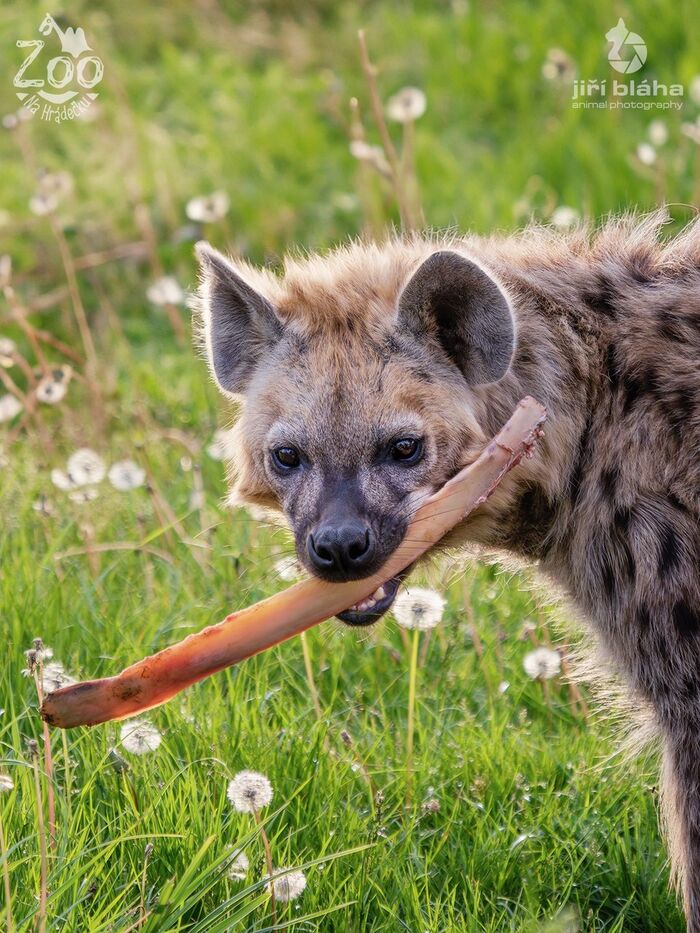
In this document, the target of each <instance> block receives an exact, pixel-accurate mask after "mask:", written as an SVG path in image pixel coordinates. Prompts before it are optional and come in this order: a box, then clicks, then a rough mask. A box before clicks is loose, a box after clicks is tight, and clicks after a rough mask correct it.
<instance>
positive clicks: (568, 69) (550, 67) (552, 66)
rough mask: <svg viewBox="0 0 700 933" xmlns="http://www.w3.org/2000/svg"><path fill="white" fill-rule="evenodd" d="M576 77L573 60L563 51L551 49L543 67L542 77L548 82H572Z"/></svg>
mask: <svg viewBox="0 0 700 933" xmlns="http://www.w3.org/2000/svg"><path fill="white" fill-rule="evenodd" d="M575 75H576V66H575V65H574V62H573V59H572V58H571V56H570V55H567V53H566V52H565V51H564V50H563V49H550V50H549V51H548V52H547V58H546V59H545V62H544V64H543V65H542V77H543V78H545V80H547V81H561V82H562V83H564V82H567V81H572V80H573V79H574V76H575Z"/></svg>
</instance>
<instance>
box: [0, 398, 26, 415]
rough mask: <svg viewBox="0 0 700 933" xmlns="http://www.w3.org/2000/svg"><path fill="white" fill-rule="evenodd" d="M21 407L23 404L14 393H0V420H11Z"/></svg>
mask: <svg viewBox="0 0 700 933" xmlns="http://www.w3.org/2000/svg"><path fill="white" fill-rule="evenodd" d="M23 408H24V405H23V404H22V403H21V402H20V400H19V399H18V398H16V397H15V396H14V395H10V394H9V393H8V394H6V395H0V421H12V419H13V418H16V417H17V415H18V414H19V413H20V412H21V411H22V409H23Z"/></svg>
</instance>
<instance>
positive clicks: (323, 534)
mask: <svg viewBox="0 0 700 933" xmlns="http://www.w3.org/2000/svg"><path fill="white" fill-rule="evenodd" d="M306 550H307V552H308V555H309V559H310V560H311V563H312V564H313V565H314V567H315V568H316V569H317V570H318V571H319V572H320V573H322V574H323V575H324V576H326V577H329V578H334V577H335V578H341V579H344V578H347V577H354V576H361V575H362V574H363V573H365V572H366V571H367V569H368V568H369V567H370V565H371V564H372V561H373V560H374V554H375V541H374V534H373V532H372V529H371V528H370V527H369V525H367V524H364V523H362V522H347V523H345V524H342V525H330V524H328V525H321V526H319V527H317V528H315V529H314V531H312V532H311V533H310V534H309V536H308V537H307V539H306Z"/></svg>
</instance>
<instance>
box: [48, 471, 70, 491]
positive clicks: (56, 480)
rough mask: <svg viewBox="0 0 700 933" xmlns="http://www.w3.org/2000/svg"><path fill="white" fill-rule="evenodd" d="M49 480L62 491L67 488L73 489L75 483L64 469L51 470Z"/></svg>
mask: <svg viewBox="0 0 700 933" xmlns="http://www.w3.org/2000/svg"><path fill="white" fill-rule="evenodd" d="M51 482H52V483H53V484H54V486H56V487H57V488H58V489H62V490H63V491H64V492H68V490H69V489H75V483H74V482H73V480H72V479H71V478H70V476H69V475H68V474H67V473H66V472H65V470H51Z"/></svg>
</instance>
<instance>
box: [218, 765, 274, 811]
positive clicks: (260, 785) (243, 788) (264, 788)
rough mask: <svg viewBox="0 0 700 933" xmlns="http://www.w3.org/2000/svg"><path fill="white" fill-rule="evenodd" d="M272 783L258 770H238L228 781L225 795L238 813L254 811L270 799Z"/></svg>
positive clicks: (265, 804) (264, 805)
mask: <svg viewBox="0 0 700 933" xmlns="http://www.w3.org/2000/svg"><path fill="white" fill-rule="evenodd" d="M272 794H273V790H272V784H271V783H270V781H269V780H268V778H266V777H265V775H264V774H260V772H258V771H239V772H238V774H237V775H236V776H235V777H234V778H233V780H231V781H229V784H228V789H227V791H226V796H227V797H228V799H229V800H230V802H231V804H232V805H233V806H234V807H235V808H236V810H238V812H239V813H254V812H255V811H256V810H260V809H262V807H266V806H267V805H268V804H269V803H270V801H271V800H272Z"/></svg>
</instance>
